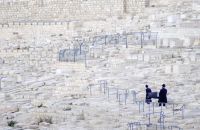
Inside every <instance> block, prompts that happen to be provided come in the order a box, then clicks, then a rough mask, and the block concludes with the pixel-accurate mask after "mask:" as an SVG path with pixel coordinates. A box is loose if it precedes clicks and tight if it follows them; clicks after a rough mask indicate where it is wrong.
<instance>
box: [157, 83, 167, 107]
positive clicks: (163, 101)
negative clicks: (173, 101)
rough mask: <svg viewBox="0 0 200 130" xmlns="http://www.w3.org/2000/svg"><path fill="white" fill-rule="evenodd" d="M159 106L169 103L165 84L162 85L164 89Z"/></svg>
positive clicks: (160, 94)
mask: <svg viewBox="0 0 200 130" xmlns="http://www.w3.org/2000/svg"><path fill="white" fill-rule="evenodd" d="M158 102H159V106H161V105H162V104H163V106H165V103H167V89H166V88H165V84H163V85H162V89H161V90H160V92H159V100H158Z"/></svg>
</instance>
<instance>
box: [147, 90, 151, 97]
mask: <svg viewBox="0 0 200 130" xmlns="http://www.w3.org/2000/svg"><path fill="white" fill-rule="evenodd" d="M149 93H151V89H150V88H146V99H151V98H149V97H148V94H149Z"/></svg>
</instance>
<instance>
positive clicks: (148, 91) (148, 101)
mask: <svg viewBox="0 0 200 130" xmlns="http://www.w3.org/2000/svg"><path fill="white" fill-rule="evenodd" d="M145 87H146V103H147V104H149V103H150V102H151V97H149V94H150V93H151V89H150V88H149V86H148V85H145Z"/></svg>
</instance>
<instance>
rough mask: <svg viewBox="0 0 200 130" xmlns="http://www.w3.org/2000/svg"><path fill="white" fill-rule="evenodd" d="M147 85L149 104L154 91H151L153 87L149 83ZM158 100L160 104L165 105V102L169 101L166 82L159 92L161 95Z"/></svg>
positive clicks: (147, 101) (147, 100)
mask: <svg viewBox="0 0 200 130" xmlns="http://www.w3.org/2000/svg"><path fill="white" fill-rule="evenodd" d="M145 87H146V103H147V104H149V103H150V102H152V101H151V98H154V97H152V96H153V95H152V94H153V93H152V91H151V89H150V88H149V87H148V85H145ZM158 102H159V106H161V105H163V106H165V103H167V89H166V88H165V84H163V85H162V89H161V90H160V92H159V97H158Z"/></svg>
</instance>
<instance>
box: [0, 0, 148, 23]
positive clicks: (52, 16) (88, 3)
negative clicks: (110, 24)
mask: <svg viewBox="0 0 200 130" xmlns="http://www.w3.org/2000/svg"><path fill="white" fill-rule="evenodd" d="M148 4H149V0H30V1H28V0H9V1H4V0H1V1H0V23H7V22H12V21H29V20H55V21H60V20H63V21H64V20H69V21H70V20H94V19H105V18H106V17H111V16H122V15H123V14H124V13H131V14H134V13H136V12H137V11H139V10H142V8H143V7H145V6H148Z"/></svg>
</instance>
